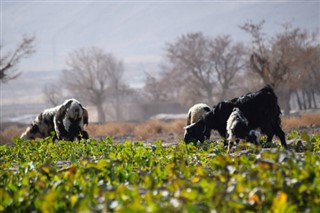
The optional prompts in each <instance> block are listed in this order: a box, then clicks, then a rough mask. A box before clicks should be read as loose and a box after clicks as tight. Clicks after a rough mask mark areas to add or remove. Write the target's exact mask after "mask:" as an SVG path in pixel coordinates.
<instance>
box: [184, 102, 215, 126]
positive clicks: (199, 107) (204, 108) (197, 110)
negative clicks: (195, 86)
mask: <svg viewBox="0 0 320 213" xmlns="http://www.w3.org/2000/svg"><path fill="white" fill-rule="evenodd" d="M210 110H211V109H210V107H209V106H208V105H207V104H203V103H199V104H195V105H193V106H192V107H191V108H190V109H189V111H188V118H187V125H190V124H193V123H195V122H197V121H198V120H199V119H200V118H201V117H202V116H204V115H205V114H206V113H207V112H210Z"/></svg>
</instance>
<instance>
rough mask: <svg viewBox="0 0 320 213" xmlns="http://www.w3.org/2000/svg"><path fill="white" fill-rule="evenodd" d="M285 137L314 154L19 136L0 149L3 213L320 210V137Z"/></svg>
mask: <svg viewBox="0 0 320 213" xmlns="http://www.w3.org/2000/svg"><path fill="white" fill-rule="evenodd" d="M287 138H290V139H301V138H304V140H307V142H308V143H310V144H311V145H312V147H313V149H312V150H310V149H307V150H305V151H303V152H299V153H296V152H295V150H294V149H292V150H289V151H284V150H283V149H282V148H281V147H280V146H279V148H273V149H269V148H268V149H262V147H263V146H262V147H255V146H252V145H250V144H243V145H242V149H243V150H236V152H235V153H234V155H228V154H226V149H225V147H224V146H223V141H217V142H212V143H210V142H205V143H204V144H203V145H197V146H195V145H192V144H188V145H187V144H185V143H183V141H181V142H180V143H179V144H175V145H167V144H163V143H162V142H161V141H155V142H153V143H151V144H146V143H143V142H139V141H138V142H132V141H125V142H124V143H114V142H113V139H112V138H110V137H108V138H104V139H100V140H96V139H88V140H80V141H74V142H70V141H58V142H54V141H53V140H52V137H49V138H46V139H43V140H28V141H22V140H21V139H19V138H15V139H14V141H15V144H14V145H13V146H8V145H2V146H0V212H32V211H34V212H80V211H88V212H109V211H110V212H164V211H169V212H209V211H217V212H302V211H309V212H318V211H320V207H319V206H320V156H319V155H318V154H315V152H318V151H319V149H320V148H319V147H320V145H319V144H320V136H319V135H302V134H300V133H299V132H291V133H289V134H288V135H287ZM243 151H249V152H243Z"/></svg>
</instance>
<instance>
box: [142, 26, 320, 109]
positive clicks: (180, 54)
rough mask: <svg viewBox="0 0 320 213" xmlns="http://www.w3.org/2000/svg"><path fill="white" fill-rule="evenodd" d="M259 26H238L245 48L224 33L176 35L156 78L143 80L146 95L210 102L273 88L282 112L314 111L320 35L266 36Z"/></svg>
mask: <svg viewBox="0 0 320 213" xmlns="http://www.w3.org/2000/svg"><path fill="white" fill-rule="evenodd" d="M263 25H264V21H262V22H260V23H258V24H253V23H249V22H248V23H245V24H244V25H242V26H240V28H241V29H242V30H244V31H245V32H247V33H248V34H249V35H250V36H251V38H252V42H251V43H250V44H249V45H244V44H243V43H240V42H235V41H233V40H232V38H231V37H230V36H228V35H223V36H217V37H213V38H212V37H206V36H204V35H203V34H202V33H190V34H186V35H183V36H181V37H179V38H178V39H177V40H176V41H175V42H173V43H169V44H168V45H167V49H166V53H167V54H166V56H167V60H166V62H167V63H166V64H165V65H163V66H162V72H161V74H160V76H159V77H158V78H155V77H154V76H153V77H152V76H149V77H148V78H147V79H149V82H148V81H147V83H146V86H145V90H146V92H148V93H149V95H150V96H152V97H153V98H152V100H154V101H163V99H166V100H168V99H171V100H178V101H179V102H180V103H182V104H186V105H191V104H193V103H196V102H206V103H209V104H214V103H216V102H217V101H220V100H224V99H228V98H232V97H234V96H236V95H240V94H242V93H244V92H246V91H250V90H254V89H257V88H258V87H261V86H262V85H264V84H271V85H273V86H274V88H275V89H276V92H277V94H278V96H279V102H280V105H281V107H282V108H283V110H284V112H285V114H288V113H289V112H290V110H291V106H292V104H297V106H298V107H299V109H300V110H302V109H309V108H317V107H318V105H317V96H319V94H320V84H319V83H318V82H319V80H320V60H319V58H320V43H319V39H318V40H317V38H318V37H317V36H318V35H317V34H316V33H313V34H310V33H308V32H307V31H303V30H301V29H299V28H293V27H292V26H291V25H290V24H283V26H282V27H283V30H282V32H280V33H277V34H276V35H274V36H267V35H266V34H264V33H263ZM154 88H158V89H157V90H155V89H154ZM159 91H161V92H162V94H161V92H159ZM168 94H169V96H170V97H168Z"/></svg>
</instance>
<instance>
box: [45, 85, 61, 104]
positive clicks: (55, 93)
mask: <svg viewBox="0 0 320 213" xmlns="http://www.w3.org/2000/svg"><path fill="white" fill-rule="evenodd" d="M59 87H60V86H59V85H57V84H49V85H45V87H44V88H43V93H44V97H45V99H46V101H47V102H48V103H49V104H50V105H51V106H57V105H59V104H60V103H62V102H63V97H62V94H61V92H60V91H61V90H60V89H57V88H59Z"/></svg>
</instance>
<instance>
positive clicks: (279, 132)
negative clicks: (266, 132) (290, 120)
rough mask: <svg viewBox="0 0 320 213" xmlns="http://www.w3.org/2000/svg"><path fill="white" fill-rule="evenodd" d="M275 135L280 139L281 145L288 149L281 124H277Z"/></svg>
mask: <svg viewBox="0 0 320 213" xmlns="http://www.w3.org/2000/svg"><path fill="white" fill-rule="evenodd" d="M275 135H276V136H277V137H278V138H279V139H280V141H281V145H282V146H283V147H284V148H285V149H288V146H287V143H286V137H285V134H284V132H283V131H282V129H281V127H280V126H277V127H276V128H275Z"/></svg>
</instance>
